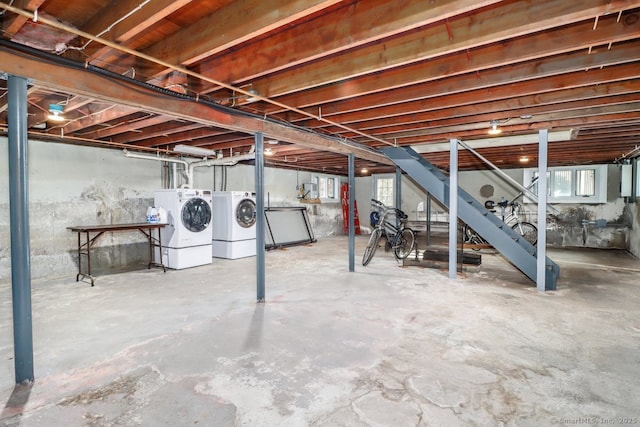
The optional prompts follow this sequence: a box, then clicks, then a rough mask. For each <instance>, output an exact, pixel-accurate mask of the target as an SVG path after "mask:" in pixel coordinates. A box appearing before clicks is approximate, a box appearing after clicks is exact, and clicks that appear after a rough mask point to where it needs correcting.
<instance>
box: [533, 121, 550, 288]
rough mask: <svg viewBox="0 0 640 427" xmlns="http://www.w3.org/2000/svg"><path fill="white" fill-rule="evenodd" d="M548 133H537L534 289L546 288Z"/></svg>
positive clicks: (542, 130) (543, 130) (541, 131)
mask: <svg viewBox="0 0 640 427" xmlns="http://www.w3.org/2000/svg"><path fill="white" fill-rule="evenodd" d="M548 142H549V134H548V131H547V129H540V132H539V133H538V243H537V245H536V250H537V260H536V289H537V290H538V291H541V292H544V291H545V289H546V278H547V275H546V265H545V264H546V263H545V260H546V258H547V153H548V146H549V144H548Z"/></svg>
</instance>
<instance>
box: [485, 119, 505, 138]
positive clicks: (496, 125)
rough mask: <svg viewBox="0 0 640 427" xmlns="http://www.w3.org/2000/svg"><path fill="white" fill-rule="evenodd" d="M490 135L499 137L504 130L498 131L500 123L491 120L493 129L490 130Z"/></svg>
mask: <svg viewBox="0 0 640 427" xmlns="http://www.w3.org/2000/svg"><path fill="white" fill-rule="evenodd" d="M488 133H489V135H499V134H501V133H502V130H500V129H498V121H497V120H491V129H489V132H488Z"/></svg>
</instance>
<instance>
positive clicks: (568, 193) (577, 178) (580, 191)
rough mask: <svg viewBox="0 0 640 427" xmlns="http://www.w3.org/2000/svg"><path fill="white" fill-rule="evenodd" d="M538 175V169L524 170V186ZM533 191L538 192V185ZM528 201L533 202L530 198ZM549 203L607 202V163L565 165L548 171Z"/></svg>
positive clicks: (534, 186)
mask: <svg viewBox="0 0 640 427" xmlns="http://www.w3.org/2000/svg"><path fill="white" fill-rule="evenodd" d="M537 176H538V170H537V169H525V170H524V186H525V187H527V186H529V185H530V184H531V180H532V179H534V178H536V177H537ZM531 191H533V192H534V193H536V194H537V193H538V185H537V184H534V185H533V187H531ZM528 202H531V201H530V200H528ZM547 202H548V203H606V202H607V165H590V166H563V167H556V168H549V169H548V171H547Z"/></svg>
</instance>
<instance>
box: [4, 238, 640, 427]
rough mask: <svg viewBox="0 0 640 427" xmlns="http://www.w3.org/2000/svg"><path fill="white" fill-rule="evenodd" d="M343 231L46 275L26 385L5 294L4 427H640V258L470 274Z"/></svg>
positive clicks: (491, 257) (567, 256)
mask: <svg viewBox="0 0 640 427" xmlns="http://www.w3.org/2000/svg"><path fill="white" fill-rule="evenodd" d="M366 238H367V236H359V237H358V238H357V242H356V253H357V256H356V272H355V273H349V272H348V263H347V261H348V260H347V240H346V238H345V237H333V238H325V239H321V240H320V241H318V242H317V243H315V244H313V245H308V246H299V247H292V248H289V249H286V250H276V251H271V252H268V253H267V256H266V260H267V287H266V291H267V302H266V303H265V304H256V302H255V295H256V291H255V279H254V274H255V258H248V259H242V260H217V259H216V260H214V263H213V264H212V265H210V266H203V267H197V268H192V269H188V270H181V271H168V272H167V273H164V274H163V273H162V271H161V270H158V269H152V270H146V269H143V270H138V271H131V272H126V273H119V274H111V275H102V276H99V277H98V278H97V281H96V286H95V287H94V288H91V287H90V286H89V285H88V284H86V283H76V282H75V281H74V279H75V278H74V277H69V278H65V279H61V280H55V281H54V280H52V281H48V282H42V283H33V323H34V347H35V375H36V381H35V383H34V384H33V385H32V386H18V387H14V365H13V340H12V332H11V331H12V327H11V322H12V320H11V294H10V289H9V286H4V287H2V288H0V326H1V329H0V330H1V332H0V334H1V335H0V399H1V400H2V404H3V406H2V407H0V411H1V415H0V425H3V426H47V427H55V426H64V427H73V426H196V425H197V426H216V427H217V426H393V427H399V426H501V425H505V426H536V427H538V426H548V425H553V424H560V425H562V424H580V425H602V424H608V425H622V424H623V421H624V420H625V419H626V420H629V422H628V423H626V425H629V424H634V423H635V424H638V423H640V409H639V408H640V404H639V402H640V382H639V381H638V378H640V345H639V343H640V313H639V311H638V307H639V306H640V282H639V281H638V273H639V272H640V262H639V261H638V259H636V258H634V257H632V256H631V255H629V254H627V253H625V252H621V251H595V250H578V251H569V250H551V251H549V256H550V257H551V258H552V259H554V260H555V261H556V262H557V263H558V264H559V265H560V267H561V269H562V270H561V279H560V281H559V283H558V287H559V289H558V290H557V291H553V292H546V293H539V292H537V291H536V290H535V285H534V284H533V283H531V282H529V281H528V280H527V279H526V278H525V277H524V276H523V275H522V274H521V273H519V272H517V271H514V269H513V267H511V266H510V265H509V264H507V263H506V261H504V259H503V258H501V257H500V256H498V255H495V254H493V253H492V252H491V251H485V252H483V260H482V261H483V263H482V266H481V267H480V268H479V269H477V270H475V271H472V270H469V271H467V272H465V273H463V274H462V275H461V277H460V278H459V279H458V280H456V281H451V280H449V279H448V278H447V272H446V271H441V270H437V269H429V268H420V267H401V266H399V265H398V264H397V263H396V261H395V260H394V259H393V256H392V255H391V253H385V252H384V251H379V252H378V253H377V254H376V256H375V257H374V258H373V260H372V262H371V263H370V264H369V266H367V267H362V266H361V264H360V261H361V254H362V252H363V249H364V246H365V244H366Z"/></svg>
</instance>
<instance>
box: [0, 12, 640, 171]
mask: <svg viewBox="0 0 640 427" xmlns="http://www.w3.org/2000/svg"><path fill="white" fill-rule="evenodd" d="M472 3H473V4H472ZM22 5H24V9H22V8H21V6H22ZM0 7H2V9H3V12H2V16H1V18H0V19H1V20H2V21H1V22H2V29H3V33H2V40H0V42H1V44H0V71H3V72H5V73H7V74H15V75H21V76H24V77H27V78H29V79H30V80H29V81H30V83H31V85H32V86H30V89H29V93H28V97H29V106H28V108H29V109H28V112H29V119H28V126H29V130H30V132H32V136H31V137H32V138H40V139H48V140H53V141H61V142H71V143H76V144H88V145H95V144H99V145H103V146H107V147H113V148H114V149H122V148H124V147H127V148H128V149H129V150H131V151H135V150H139V151H145V152H149V151H151V152H153V151H158V152H162V153H166V154H167V155H174V153H173V147H174V146H175V145H178V144H187V145H194V146H199V147H203V148H207V149H212V150H215V151H221V152H222V153H223V155H225V156H228V155H229V154H230V153H232V152H233V153H242V152H246V151H248V150H250V147H251V145H252V144H253V133H254V132H256V131H260V132H262V133H263V134H264V136H265V140H266V141H268V142H276V141H277V142H278V143H277V144H275V143H274V144H265V145H268V146H269V147H270V148H271V151H272V155H270V156H268V157H266V163H267V165H273V166H278V167H286V168H295V169H307V170H312V171H325V172H327V173H336V174H346V172H347V156H346V155H345V154H346V153H349V152H353V153H354V154H355V156H356V169H357V170H358V171H359V170H360V169H361V168H363V167H366V168H367V169H368V171H369V172H368V173H376V172H386V171H391V170H393V169H392V168H391V167H390V164H389V163H388V162H385V161H384V159H383V158H382V156H380V155H379V154H378V153H377V149H378V148H380V147H383V146H386V145H396V144H397V145H401V146H405V145H434V146H438V147H439V146H441V145H442V143H443V142H447V141H448V140H449V139H450V138H457V139H461V140H463V141H472V140H475V139H486V138H487V137H488V135H487V131H488V129H489V128H490V126H491V123H492V122H494V123H495V124H496V125H497V127H498V128H499V129H501V130H502V134H501V135H508V136H513V135H523V134H531V133H536V132H537V131H538V130H539V129H549V130H550V131H569V130H571V135H572V139H571V140H569V141H558V142H552V143H550V145H549V166H560V165H573V164H588V163H610V162H613V161H615V160H619V159H620V158H622V157H624V156H625V155H626V154H627V153H629V152H631V151H632V150H634V149H635V148H636V147H637V146H638V145H640V78H639V77H640V39H639V36H640V0H637V1H631V0H629V1H619V0H581V1H580V2H568V1H566V0H547V1H536V2H533V1H531V2H530V1H477V2H469V1H468V0H450V1H427V0H420V1H398V0H368V1H336V0H333V1H322V0H289V1H285V0H275V1H268V2H267V1H263V0H261V1H250V0H243V1H229V0H208V1H186V0H180V1H174V0H153V1H149V0H147V1H144V0H135V1H131V0H125V1H104V0H92V1H82V2H78V1H73V2H70V1H67V0H32V1H24V2H13V1H3V2H1V3H0ZM35 10H37V18H34V16H33V13H32V12H33V11H35ZM96 37H97V38H99V39H100V40H97V39H96ZM6 95H7V93H6V81H4V80H2V81H1V83H0V126H2V127H3V128H4V129H5V130H6V126H7V96H6ZM50 104H57V105H61V106H62V107H63V110H64V117H65V119H66V120H65V121H64V122H61V123H55V122H51V121H48V119H47V114H48V110H49V105H50ZM496 141H498V140H496ZM483 147H484V148H481V149H479V152H480V153H481V154H482V155H483V156H484V157H486V158H488V159H489V160H490V161H492V162H494V163H495V164H497V165H498V166H500V167H503V168H512V167H522V166H536V164H537V159H536V158H537V146H536V144H522V145H517V144H516V145H509V146H507V147H504V146H501V145H500V144H499V143H497V142H496V143H495V144H492V143H489V144H486V143H484V144H483ZM423 148H424V147H423ZM423 151H424V153H423V156H424V157H425V158H426V159H428V160H429V161H431V162H432V163H434V164H436V165H437V166H439V167H441V168H444V169H446V168H447V167H448V161H449V154H448V152H446V151H437V150H430V149H424V150H423ZM523 156H526V157H527V158H528V159H529V162H528V163H526V164H523V163H521V162H520V159H521V158H522V157H523ZM459 163H460V169H462V170H472V169H479V168H484V167H485V166H484V165H483V164H482V162H481V161H479V160H478V159H477V158H476V157H474V156H473V155H471V154H469V153H466V152H461V153H460V161H459Z"/></svg>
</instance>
